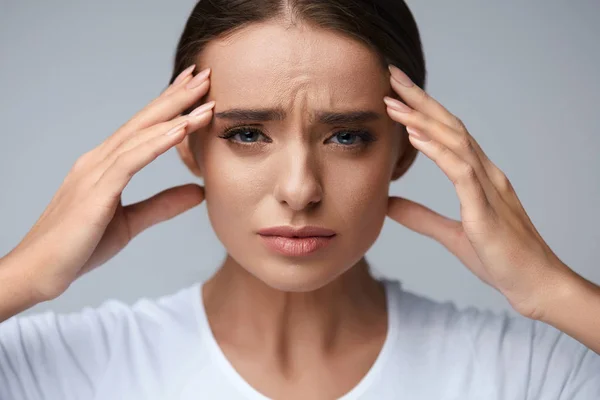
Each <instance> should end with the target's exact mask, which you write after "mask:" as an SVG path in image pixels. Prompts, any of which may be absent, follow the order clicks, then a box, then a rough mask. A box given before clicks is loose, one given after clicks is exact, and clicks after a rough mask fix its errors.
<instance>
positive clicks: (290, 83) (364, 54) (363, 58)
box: [198, 22, 390, 107]
mask: <svg viewBox="0 0 600 400" xmlns="http://www.w3.org/2000/svg"><path fill="white" fill-rule="evenodd" d="M198 61H199V65H200V66H201V68H205V67H211V68H212V75H211V90H210V93H209V96H210V97H211V98H212V99H215V100H217V101H218V102H220V103H223V102H227V103H229V102H231V103H232V104H240V102H242V101H243V102H244V104H248V103H253V104H256V105H264V104H265V103H269V104H280V105H282V106H284V107H285V106H286V105H287V106H293V104H292V103H294V104H295V103H297V102H298V101H301V102H304V103H311V102H316V103H319V104H321V105H327V106H333V107H335V106H336V105H338V104H343V103H348V102H350V103H352V105H353V106H358V105H367V104H373V103H372V102H373V101H377V102H382V101H381V99H382V97H383V96H384V95H385V94H387V93H388V91H389V88H390V86H389V80H388V78H387V76H386V74H385V73H384V71H383V69H382V67H381V65H380V63H379V59H378V57H377V54H376V53H375V52H374V51H373V50H371V49H369V48H368V47H367V46H366V45H365V44H363V43H361V42H359V41H357V40H353V39H351V38H348V37H346V36H343V35H341V34H340V33H336V32H333V31H328V30H324V29H320V28H316V27H312V26H308V25H304V24H302V25H297V26H291V27H286V26H284V25H283V24H281V23H278V22H270V23H260V24H253V25H250V26H248V27H246V28H244V29H242V30H239V31H237V32H235V33H234V34H233V35H231V36H228V37H227V38H224V39H216V40H213V41H211V42H210V43H209V44H208V45H207V46H206V48H205V49H204V51H203V52H202V54H201V55H200V57H199V60H198ZM386 72H387V70H386Z"/></svg>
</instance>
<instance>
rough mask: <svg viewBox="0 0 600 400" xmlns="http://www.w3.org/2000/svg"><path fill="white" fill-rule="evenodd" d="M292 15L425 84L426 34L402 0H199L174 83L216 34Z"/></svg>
mask: <svg viewBox="0 0 600 400" xmlns="http://www.w3.org/2000/svg"><path fill="white" fill-rule="evenodd" d="M287 15H290V16H291V17H292V18H298V19H299V20H300V21H302V22H308V23H312V24H314V25H316V26H319V27H321V28H325V29H330V30H333V31H336V32H339V33H341V34H344V35H346V36H350V37H353V38H355V39H357V40H359V41H362V42H364V43H366V44H367V45H368V46H370V47H371V48H373V49H374V50H376V52H377V53H378V54H380V55H381V63H382V67H384V68H387V65H388V64H393V65H395V66H397V67H398V68H400V69H401V70H403V71H404V72H406V73H407V74H408V76H409V77H410V78H411V79H412V80H413V81H414V82H415V83H416V84H417V85H419V86H420V87H422V88H425V75H426V70H425V57H424V55H423V49H422V45H421V38H420V35H419V30H418V28H417V24H416V22H415V20H414V18H413V15H412V13H411V12H410V10H409V9H408V6H407V5H406V3H404V1H403V0H200V1H199V2H198V3H197V4H196V6H195V7H194V9H193V10H192V13H191V14H190V16H189V18H188V20H187V23H186V25H185V28H184V30H183V33H182V34H181V38H180V39H179V44H178V45H177V51H176V53H175V63H174V68H173V74H172V76H171V80H170V81H169V83H172V82H173V81H174V80H175V78H176V77H177V75H179V73H180V72H181V71H183V70H184V69H185V68H187V67H188V66H189V65H191V64H192V63H194V62H195V60H196V57H197V56H198V54H199V53H200V52H201V51H202V49H203V48H204V46H205V45H206V44H207V43H208V42H210V41H211V40H213V39H215V38H218V37H222V36H225V35H227V34H229V33H232V32H234V31H236V30H238V29H241V28H244V27H246V26H248V25H250V24H252V23H256V22H264V21H268V20H272V19H277V18H281V17H284V16H287ZM196 72H198V71H196Z"/></svg>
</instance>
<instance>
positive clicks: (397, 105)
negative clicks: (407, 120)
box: [383, 96, 412, 113]
mask: <svg viewBox="0 0 600 400" xmlns="http://www.w3.org/2000/svg"><path fill="white" fill-rule="evenodd" d="M383 102H384V103H385V104H387V105H388V107H390V108H392V109H394V110H397V111H400V112H404V113H407V112H411V111H412V108H410V107H409V106H407V105H406V104H404V103H403V102H401V101H399V100H396V99H392V98H391V97H388V96H385V97H384V98H383Z"/></svg>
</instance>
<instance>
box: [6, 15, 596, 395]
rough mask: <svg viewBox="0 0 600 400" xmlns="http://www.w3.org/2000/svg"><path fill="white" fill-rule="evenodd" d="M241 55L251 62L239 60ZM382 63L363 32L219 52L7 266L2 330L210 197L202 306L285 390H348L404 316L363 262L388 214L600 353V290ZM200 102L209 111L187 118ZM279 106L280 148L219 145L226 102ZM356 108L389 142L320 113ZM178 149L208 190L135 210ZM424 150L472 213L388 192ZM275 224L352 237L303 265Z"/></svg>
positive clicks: (55, 208) (53, 209)
mask: <svg viewBox="0 0 600 400" xmlns="http://www.w3.org/2000/svg"><path fill="white" fill-rule="evenodd" d="M240 56H242V57H240ZM240 58H243V62H244V64H243V68H242V67H235V65H236V64H235V63H234V62H232V60H238V59H240ZM375 59H376V55H375V54H373V53H371V52H370V51H369V50H368V49H367V48H364V47H362V46H361V45H359V44H358V43H355V42H353V41H352V40H350V39H347V38H343V37H341V36H339V35H336V34H332V33H331V32H325V31H323V30H319V29H316V28H312V27H311V28H307V27H305V26H299V25H296V26H294V27H293V28H288V27H287V26H286V29H282V27H281V25H277V24H275V23H271V24H262V25H255V26H251V27H248V28H246V30H245V31H242V32H238V33H237V35H233V36H231V37H229V38H228V39H227V40H224V41H220V42H213V43H211V44H210V46H209V47H208V48H207V50H206V52H204V53H203V54H201V55H200V57H199V59H198V60H197V63H198V64H200V65H206V64H210V65H211V66H213V67H214V77H213V78H214V79H213V87H212V89H211V90H210V91H209V87H210V81H209V78H208V77H209V73H210V70H204V71H203V72H201V73H198V74H197V75H196V76H195V77H194V78H192V75H191V73H192V69H188V70H186V72H183V73H182V74H180V75H179V77H178V78H177V79H176V80H175V82H174V83H173V85H171V86H169V88H167V89H166V90H165V91H164V92H163V93H162V94H161V95H160V96H159V97H158V98H156V99H154V100H153V101H152V102H151V103H150V104H148V105H147V106H146V107H145V108H144V109H143V110H141V111H140V112H139V113H137V114H136V115H134V116H133V118H132V119H131V120H129V121H128V122H127V123H125V124H124V125H123V126H122V127H120V128H119V129H118V130H117V131H116V132H115V133H114V134H113V135H112V136H110V137H109V138H108V139H107V140H106V141H105V142H103V143H102V144H101V145H100V146H98V147H97V148H95V149H93V150H91V151H89V152H87V153H85V154H83V155H82V156H81V157H80V158H79V159H78V160H77V161H76V162H75V164H74V165H73V167H72V169H71V170H70V171H69V174H68V175H67V177H66V178H65V180H64V182H63V184H62V185H61V187H60V189H59V190H58V192H57V193H56V195H55V196H54V197H53V199H52V201H51V202H50V204H49V206H48V207H47V208H46V209H45V210H44V212H43V213H42V215H41V216H40V218H39V219H38V221H37V222H36V223H35V225H34V226H33V228H32V229H31V230H30V231H29V232H28V234H27V235H26V236H25V238H24V239H23V241H21V243H19V245H18V246H17V247H16V248H15V249H13V250H12V251H11V252H10V253H9V254H8V255H6V256H5V257H2V258H1V259H0V287H2V288H4V289H5V290H1V291H0V322H2V321H4V320H6V319H7V318H10V317H11V316H14V315H16V314H17V313H19V312H20V311H23V310H25V309H28V308H29V307H31V306H33V305H35V304H38V303H40V302H43V301H48V300H51V299H54V298H56V297H58V296H59V295H60V294H62V293H63V292H64V291H65V290H66V289H67V288H68V287H69V285H70V284H71V283H72V282H73V281H74V280H75V279H76V278H78V277H79V276H81V275H83V274H84V273H86V272H88V271H90V270H92V269H93V268H96V267H97V266H99V265H101V264H103V263H104V262H106V261H107V260H108V259H110V258H111V257H112V256H114V255H115V254H116V253H118V252H119V251H120V250H121V249H122V248H123V247H125V246H126V245H127V243H129V242H130V241H131V239H132V238H133V237H135V236H136V235H137V234H139V233H140V232H142V231H144V230H145V229H147V228H149V227H151V226H153V225H155V224H157V223H159V222H162V221H165V220H167V219H170V218H172V217H174V216H176V215H179V214H181V213H182V212H185V211H186V210H188V209H190V208H191V207H194V206H195V205H197V204H199V203H200V202H202V201H203V200H204V198H205V194H206V199H207V205H208V211H209V215H210V218H211V222H212V224H213V227H214V228H215V231H216V232H217V234H218V235H219V237H220V239H221V240H222V241H223V243H224V244H225V247H226V248H227V250H228V252H229V254H228V256H227V258H226V260H225V262H224V264H223V265H222V267H221V268H220V269H219V271H218V272H217V273H216V274H215V276H214V277H213V278H212V279H211V280H209V281H208V282H207V283H206V284H205V285H204V288H203V292H202V300H203V301H204V303H205V305H206V309H207V312H208V317H209V321H210V324H211V328H212V330H213V333H214V335H215V337H216V338H217V340H218V342H219V345H220V346H221V348H222V349H223V351H224V352H225V354H226V356H227V358H228V359H229V360H230V362H231V363H232V364H233V366H234V367H235V368H236V369H237V370H238V371H239V372H240V374H241V375H242V377H243V378H244V379H246V381H247V382H249V383H250V384H251V385H252V386H254V387H255V388H257V389H258V390H259V391H260V392H262V393H264V394H266V395H268V396H269V397H274V398H288V399H289V398H294V397H293V396H296V397H297V398H332V397H339V396H341V395H343V394H344V393H346V392H347V391H348V390H350V389H352V388H353V387H354V386H355V385H356V384H357V382H358V381H359V380H360V379H361V378H362V377H363V376H364V374H365V373H366V372H367V371H368V369H369V368H370V367H371V365H372V364H373V361H374V360H375V358H376V356H377V354H378V353H379V351H380V349H381V345H382V343H383V340H384V336H385V333H386V323H387V315H386V310H385V302H384V296H383V291H382V288H381V286H380V285H379V284H378V282H376V281H375V280H374V279H373V278H372V277H371V276H370V275H369V273H368V266H367V264H366V261H365V260H364V257H363V256H364V252H365V251H366V249H368V248H369V246H370V245H371V244H372V243H373V241H374V240H375V239H376V237H377V235H378V234H379V232H380V229H381V224H382V222H383V218H384V216H385V214H386V213H387V215H389V216H390V217H391V218H393V219H394V220H395V221H397V222H398V223H400V224H402V225H404V226H406V227H407V228H409V229H412V230H414V231H415V232H418V233H420V234H423V235H426V236H429V237H431V238H432V239H434V240H436V241H438V242H439V243H441V244H442V245H444V246H445V247H446V248H447V249H448V250H449V251H450V252H451V253H452V254H454V255H455V256H456V257H458V258H459V259H460V260H461V261H462V262H463V263H464V264H465V266H466V267H467V268H469V269H470V270H471V271H472V272H473V273H474V274H475V275H476V276H478V277H479V278H480V279H481V280H482V281H484V282H485V283H487V284H489V285H490V286H491V287H493V288H494V289H496V290H498V291H499V292H500V293H502V294H503V295H504V296H505V297H506V298H507V300H508V301H509V303H510V304H511V305H512V306H513V308H514V309H515V310H516V311H518V312H519V313H520V314H521V315H523V316H525V317H527V318H531V319H536V320H540V321H543V322H545V323H548V324H550V325H552V326H554V327H556V328H557V329H559V330H561V331H563V332H565V333H567V334H568V335H570V336H572V337H573V338H575V339H576V340H579V341H580V342H581V343H583V344H584V345H585V346H587V347H588V348H589V349H591V350H592V351H595V352H597V353H599V352H600V335H599V332H600V318H598V316H599V315H600V287H599V286H598V285H596V284H594V283H592V282H589V281H587V280H585V279H584V278H582V277H581V276H580V275H578V274H577V273H575V271H573V270H572V269H571V268H570V267H569V266H567V265H566V264H565V263H563V262H562V261H561V260H560V259H559V258H558V257H557V256H556V255H555V254H554V252H553V251H552V250H551V249H550V247H549V246H548V245H547V244H546V243H545V242H544V240H543V239H542V237H541V236H540V234H539V232H538V231H537V230H536V229H535V227H534V226H533V224H532V222H531V220H530V218H529V217H528V215H527V213H526V212H525V210H524V208H523V206H522V204H521V203H520V201H519V199H518V197H517V195H516V193H515V191H514V189H513V187H512V185H511V183H510V181H509V180H508V178H507V177H506V176H505V175H504V173H503V172H502V171H501V170H500V169H498V167H496V166H495V165H494V164H493V163H492V162H491V161H490V160H489V159H488V157H487V156H486V155H485V153H484V152H483V151H482V149H481V148H480V147H479V145H478V143H477V142H476V141H475V139H474V138H473V136H471V134H470V133H469V132H468V130H467V128H466V127H465V125H464V124H463V123H462V121H461V120H460V119H458V118H457V117H456V116H454V115H452V114H451V113H450V112H448V110H447V109H446V108H444V107H443V106H442V105H441V104H440V103H438V102H437V101H436V100H434V99H433V98H432V97H430V96H429V95H428V94H427V93H426V92H424V91H423V90H422V89H421V88H419V87H418V86H416V85H414V84H413V83H412V82H411V81H410V79H408V77H407V76H406V75H405V74H404V73H403V72H402V71H401V70H399V69H397V68H395V67H393V66H390V72H391V76H390V75H389V74H388V73H387V72H386V71H381V69H380V68H379V66H378V64H376V63H375V62H374V60H375ZM237 64H238V65H239V64H240V63H237ZM195 66H196V65H194V67H195ZM332 71H335V72H332ZM382 77H383V78H385V79H381V78H382ZM390 85H391V89H390ZM386 94H394V96H395V97H398V99H402V100H403V102H402V101H399V100H398V99H393V98H391V97H387V96H386V97H384V95H386ZM202 99H204V100H213V99H215V101H209V102H204V103H203V101H202ZM380 100H383V102H384V103H385V104H386V106H387V108H385V110H382V109H381V107H382V105H381V102H380ZM197 103H201V104H203V105H202V106H201V107H200V108H199V109H196V110H195V112H192V113H191V114H190V115H182V112H183V110H186V109H188V108H190V107H192V106H193V105H194V104H197ZM215 103H217V104H218V105H217V108H216V110H215V113H214V115H213V110H212V109H211V108H212V107H213V106H214V105H215ZM273 105H278V106H279V107H281V108H282V110H283V111H284V112H285V113H286V115H287V117H286V118H284V119H282V120H280V121H259V122H260V124H258V127H259V128H260V129H261V130H262V131H263V132H264V133H265V134H267V135H268V136H269V137H270V141H268V142H267V143H260V144H259V147H240V146H243V144H238V145H237V146H236V145H235V143H233V142H231V141H226V140H224V139H222V138H220V137H219V136H220V135H221V130H223V129H224V127H223V123H224V121H223V120H222V118H221V117H222V116H223V114H222V113H223V112H224V111H225V110H227V109H229V108H231V107H247V106H253V107H257V106H260V107H265V106H269V107H271V106H273ZM356 109H363V110H364V109H370V111H372V112H373V113H376V114H377V113H379V112H382V111H384V112H385V113H387V116H388V117H389V118H379V119H378V120H376V121H371V122H369V123H368V124H367V123H365V124H364V125H365V126H364V128H369V129H370V131H371V134H373V135H374V137H375V138H376V140H375V141H373V142H372V143H370V145H369V146H366V147H360V146H358V147H355V148H354V150H348V149H345V150H344V148H345V147H344V145H343V144H340V143H332V142H331V139H332V137H333V136H334V134H335V133H337V132H338V130H340V127H339V126H337V127H332V126H326V125H322V124H318V123H316V121H317V119H315V118H314V117H313V114H314V112H315V111H316V110H321V111H323V110H328V111H336V112H337V111H344V112H346V111H348V110H356ZM196 112H197V114H196ZM213 116H214V117H216V118H213ZM245 122H248V121H245ZM254 122H256V121H254ZM341 125H344V126H342V127H341V128H343V129H344V130H348V128H350V127H348V126H345V125H346V124H341ZM354 125H357V124H356V123H355V124H354ZM402 125H404V126H406V127H407V129H406V131H407V132H408V133H409V134H410V135H411V136H410V139H407V137H406V136H405V135H404V134H403V133H404V132H403V131H401V130H399V129H398V128H399V127H400V126H402ZM361 126H362V125H361ZM352 128H356V126H352ZM167 133H169V134H167ZM190 134H191V136H189V135H190ZM350 136H351V135H350ZM251 137H252V136H251ZM418 137H421V139H418ZM340 138H341V136H339V135H338V139H340ZM346 139H348V137H346ZM342 141H345V139H342ZM359 143H360V142H359ZM408 143H410V145H411V146H407V144H408ZM173 146H177V148H178V150H179V152H180V154H181V155H182V156H183V159H184V161H185V162H186V164H187V165H188V166H189V167H190V168H191V169H192V171H194V172H195V173H197V174H199V175H202V174H204V178H205V183H206V190H204V189H203V188H201V187H199V186H197V185H195V184H188V185H183V186H179V187H173V188H169V189H167V190H165V191H163V192H160V193H157V194H156V195H154V196H152V197H150V198H148V199H145V200H142V201H140V202H137V203H133V204H129V205H123V204H122V201H121V193H122V191H123V189H124V188H125V186H126V185H127V184H128V182H129V181H130V179H131V177H132V176H134V175H135V174H136V173H137V172H138V171H140V170H141V169H142V168H144V167H145V166H146V165H148V164H149V163H150V162H152V161H153V160H154V159H156V157H158V156H159V155H160V154H163V153H164V152H165V151H167V150H168V149H169V148H171V147H173ZM415 150H418V151H420V152H422V153H423V154H424V155H426V156H427V157H428V158H429V159H431V160H432V161H433V162H435V163H436V164H437V165H438V166H439V167H440V169H441V170H442V171H443V172H444V173H445V174H446V175H447V176H448V178H449V179H450V181H451V182H452V183H453V184H454V186H455V188H456V191H457V195H458V197H459V199H460V204H461V220H460V221H455V220H452V219H449V218H446V217H444V216H442V215H439V214H437V213H435V212H434V211H432V210H430V209H428V208H427V207H425V206H423V205H420V204H417V203H414V202H412V201H410V200H408V199H402V198H398V197H390V198H388V197H387V189H388V185H389V182H390V181H391V180H392V179H395V178H398V177H400V176H402V174H403V173H404V172H405V171H406V169H407V168H408V167H409V166H410V164H411V162H412V160H413V159H414V156H415V154H416V153H415ZM263 224H264V225H263ZM274 224H294V225H303V224H316V225H322V226H327V227H328V228H331V229H334V230H335V231H336V232H337V237H336V238H335V239H334V240H335V243H334V244H333V245H331V246H330V247H329V248H327V249H326V250H323V251H322V252H320V253H319V255H318V256H317V253H315V255H314V256H313V257H307V258H304V259H302V260H299V259H286V258H284V257H281V256H275V255H274V254H271V253H268V252H266V251H265V250H264V249H263V248H262V247H261V244H260V243H258V242H257V240H256V230H257V229H260V228H263V227H265V226H270V225H274ZM199 297H200V293H199ZM199 300H200V299H199ZM573 310H577V312H573ZM586 357H587V356H586Z"/></svg>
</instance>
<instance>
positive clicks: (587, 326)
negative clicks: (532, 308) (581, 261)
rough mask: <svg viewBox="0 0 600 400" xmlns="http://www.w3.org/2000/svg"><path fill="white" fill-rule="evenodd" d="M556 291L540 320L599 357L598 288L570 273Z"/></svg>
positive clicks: (599, 303) (599, 320) (599, 296)
mask: <svg viewBox="0 0 600 400" xmlns="http://www.w3.org/2000/svg"><path fill="white" fill-rule="evenodd" d="M557 288H558V289H557V290H555V291H554V293H552V296H549V297H548V298H549V300H548V301H547V304H546V305H545V306H544V312H543V313H542V317H541V318H540V320H541V321H542V322H545V323H547V324H550V325H552V326H554V327H555V328H557V329H559V330H561V331H562V332H565V333H566V334H568V335H569V336H571V337H573V338H574V339H576V340H578V341H579V342H581V343H583V344H584V345H585V346H587V347H589V348H590V349H592V350H593V351H595V352H596V353H598V354H600V286H598V285H595V284H594V283H592V282H590V281H588V280H586V279H584V278H583V277H581V276H580V275H577V274H576V273H573V274H572V275H570V276H569V277H568V278H566V279H564V278H563V281H562V284H560V285H557Z"/></svg>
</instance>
